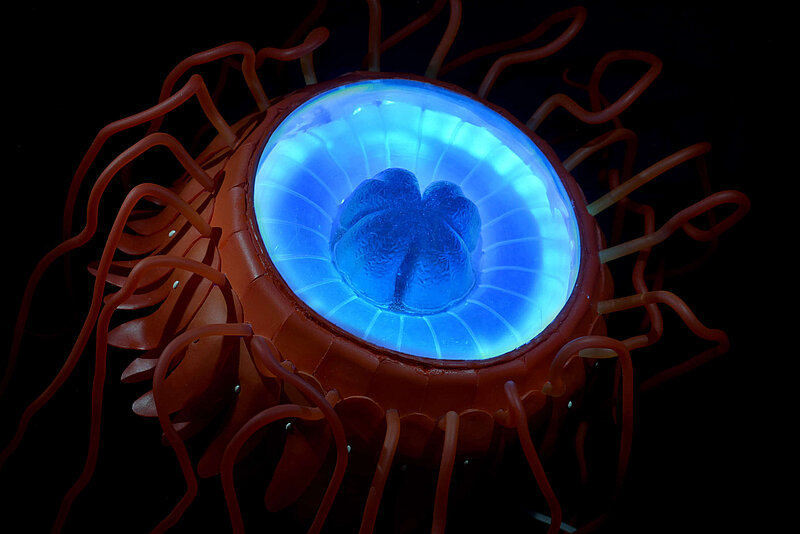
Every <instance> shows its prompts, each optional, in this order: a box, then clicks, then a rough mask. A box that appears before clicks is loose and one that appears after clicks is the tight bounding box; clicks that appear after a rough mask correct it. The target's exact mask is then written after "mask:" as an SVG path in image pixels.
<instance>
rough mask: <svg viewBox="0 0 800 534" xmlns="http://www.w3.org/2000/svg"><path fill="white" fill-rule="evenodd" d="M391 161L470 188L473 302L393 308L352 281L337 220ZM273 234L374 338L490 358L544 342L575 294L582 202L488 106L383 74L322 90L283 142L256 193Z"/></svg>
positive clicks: (290, 121) (280, 257) (281, 132)
mask: <svg viewBox="0 0 800 534" xmlns="http://www.w3.org/2000/svg"><path fill="white" fill-rule="evenodd" d="M387 167H402V168H404V169H407V170H409V171H411V172H413V173H414V174H415V175H416V176H417V179H418V180H419V185H420V189H423V190H424V189H425V188H426V187H427V186H428V185H429V184H430V183H432V182H434V181H438V180H447V181H450V182H453V183H455V184H459V185H460V187H461V188H462V190H463V192H464V195H465V196H466V197H467V198H469V199H470V200H472V201H473V202H474V203H475V204H476V206H477V207H478V210H479V212H480V218H481V221H482V222H483V224H482V228H481V241H480V242H479V245H478V247H477V249H476V252H475V256H474V258H473V265H475V266H476V271H477V280H478V282H477V283H476V284H475V287H474V288H473V290H472V292H471V293H470V294H469V295H468V298H466V299H464V300H463V301H461V302H459V303H457V304H455V305H454V306H453V307H451V308H450V309H448V310H444V311H441V312H439V313H435V314H430V315H411V314H404V313H401V312H398V311H394V310H391V309H381V308H378V307H376V306H375V305H374V304H372V303H370V302H368V301H367V300H365V299H363V298H362V297H360V296H359V295H358V294H357V293H356V292H355V291H354V290H353V289H352V288H351V287H350V286H349V285H348V284H347V283H346V282H345V281H343V280H342V278H341V276H340V275H339V273H338V271H337V269H336V267H335V266H334V264H333V263H332V260H331V252H330V236H331V231H332V228H331V226H332V221H334V220H336V215H337V213H338V210H339V206H340V205H341V204H342V203H343V202H344V200H345V199H346V198H347V197H348V196H349V195H350V194H351V193H352V191H353V190H354V189H355V187H357V186H358V184H360V183H361V182H363V181H364V180H366V179H369V178H372V177H373V176H374V175H376V174H377V173H379V172H381V171H383V170H384V169H386V168H387ZM254 203H255V212H256V217H257V221H258V226H259V231H260V233H261V237H262V239H263V241H264V245H265V247H266V250H267V252H268V253H269V255H270V258H271V259H272V261H273V262H274V263H275V266H276V268H277V269H278V272H279V273H280V275H281V276H282V277H283V279H284V280H285V281H286V283H287V285H288V286H289V288H290V289H291V290H292V291H294V292H295V294H296V295H298V298H300V299H301V300H302V301H304V302H305V303H306V304H307V305H308V306H310V307H311V308H312V309H313V310H314V311H316V312H317V313H318V314H319V315H320V316H322V317H324V318H326V319H327V320H329V321H331V322H332V323H334V324H336V325H337V326H339V327H341V328H343V329H344V330H346V331H348V332H350V333H351V334H353V335H355V336H358V337H361V338H363V339H365V340H366V341H368V342H370V343H373V344H375V345H379V346H382V347H386V348H390V349H393V350H398V351H400V352H403V353H406V354H411V355H414V356H420V357H424V358H433V359H458V360H477V359H487V358H493V357H496V356H500V355H502V354H505V353H507V352H509V351H511V350H514V349H515V348H517V347H519V346H521V345H523V344H525V343H527V342H529V341H530V340H532V339H533V338H534V337H536V336H537V335H538V334H539V333H540V332H541V331H542V330H543V329H544V328H545V327H547V325H548V324H550V322H552V320H553V319H554V318H555V317H556V315H558V313H559V312H560V311H561V309H562V308H563V306H564V304H565V303H566V301H567V299H568V298H569V296H570V294H571V292H572V290H573V288H574V286H575V279H576V276H577V271H578V266H579V263H580V246H579V245H580V244H579V237H578V230H577V224H576V222H575V215H574V212H573V210H572V206H571V203H570V200H569V197H568V195H567V193H566V191H565V189H564V187H563V185H562V184H561V182H560V180H559V178H558V175H557V174H556V172H555V171H554V170H553V168H552V166H551V165H550V163H549V162H548V161H547V159H546V158H545V156H544V155H543V154H542V152H541V151H540V150H539V149H538V147H536V145H535V144H534V143H533V142H532V141H531V139H530V138H529V137H528V136H527V135H526V134H525V133H523V132H522V131H520V130H519V129H518V128H517V127H516V126H514V125H513V124H511V123H510V122H509V121H508V120H506V119H505V118H503V117H502V116H501V115H499V114H497V113H496V112H494V111H493V110H491V109H489V108H487V107H486V106H484V105H483V104H481V103H479V102H477V101H475V100H472V99H470V98H468V97H466V96H464V95H460V94H457V93H454V92H451V91H448V90H446V89H443V88H440V87H436V86H433V85H429V84H426V83H422V82H417V81H410V80H397V79H387V80H378V81H375V80H371V81H364V82H358V83H352V84H348V85H343V86H341V87H338V88H336V89H333V90H331V91H327V92H325V93H322V94H320V95H318V96H316V97H314V98H312V99H310V100H308V101H307V102H306V103H304V104H303V105H302V106H300V107H298V108H297V109H295V110H294V111H293V112H292V113H290V114H289V115H288V116H287V117H286V119H285V120H284V121H283V122H282V123H281V125H280V126H279V127H278V128H276V130H275V132H274V133H273V134H272V136H271V138H270V139H269V141H268V143H267V145H266V147H265V149H264V151H263V153H262V155H261V159H260V162H259V165H258V169H257V174H256V178H255V191H254Z"/></svg>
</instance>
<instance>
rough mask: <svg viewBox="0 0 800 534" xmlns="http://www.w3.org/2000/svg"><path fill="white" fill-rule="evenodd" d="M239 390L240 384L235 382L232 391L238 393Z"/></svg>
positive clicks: (240, 388)
mask: <svg viewBox="0 0 800 534" xmlns="http://www.w3.org/2000/svg"><path fill="white" fill-rule="evenodd" d="M241 390H242V386H240V385H239V384H236V385H235V386H234V388H233V392H234V393H239V392H240V391H241Z"/></svg>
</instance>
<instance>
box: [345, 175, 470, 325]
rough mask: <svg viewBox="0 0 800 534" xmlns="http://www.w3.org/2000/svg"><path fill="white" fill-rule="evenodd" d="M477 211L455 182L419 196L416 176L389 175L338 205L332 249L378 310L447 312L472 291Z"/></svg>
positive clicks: (358, 289)
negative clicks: (381, 308) (379, 308)
mask: <svg viewBox="0 0 800 534" xmlns="http://www.w3.org/2000/svg"><path fill="white" fill-rule="evenodd" d="M480 228H481V220H480V215H479V214H478V209H477V208H476V207H475V204H473V203H472V202H471V201H470V200H469V199H467V198H466V197H464V195H463V193H462V192H461V188H459V187H458V186H457V185H456V184H454V183H452V182H444V181H442V182H434V183H432V184H430V185H429V186H428V187H427V188H426V189H425V192H424V193H423V194H422V195H420V191H419V184H418V183H417V178H416V176H414V174H413V173H412V172H409V171H407V170H405V169H398V168H391V169H386V170H384V171H382V172H380V173H378V174H377V175H375V177H374V178H372V179H368V180H365V181H363V182H361V184H360V185H359V186H358V187H356V189H355V190H354V191H353V193H352V194H351V195H350V196H349V197H348V198H347V199H346V200H345V201H344V202H343V203H342V205H341V207H340V210H339V214H338V218H337V221H336V223H335V224H334V226H333V234H332V236H331V251H332V253H333V260H334V263H335V264H336V267H337V268H338V269H339V272H340V273H341V274H342V276H343V277H344V279H345V280H346V281H347V283H348V284H350V286H351V287H352V288H353V289H354V290H355V291H356V292H358V293H360V294H361V295H362V296H364V297H366V298H368V299H369V300H371V301H372V302H374V303H375V304H377V305H378V306H381V307H383V308H387V309H395V310H399V311H403V312H405V313H410V314H419V315H423V314H431V313H437V312H440V311H443V310H446V309H447V308H449V307H450V306H452V305H453V304H455V303H456V302H459V301H460V300H461V299H463V298H464V297H465V296H466V295H467V294H468V293H469V292H470V290H471V289H472V288H473V286H474V285H475V281H476V274H475V272H476V270H475V269H474V267H473V265H472V263H473V259H472V252H473V251H474V250H475V247H476V246H477V244H478V240H479V238H480Z"/></svg>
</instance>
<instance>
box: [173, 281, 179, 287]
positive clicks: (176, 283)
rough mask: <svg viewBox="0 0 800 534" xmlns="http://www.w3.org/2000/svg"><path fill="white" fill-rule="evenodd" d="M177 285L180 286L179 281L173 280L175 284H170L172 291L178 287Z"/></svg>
mask: <svg viewBox="0 0 800 534" xmlns="http://www.w3.org/2000/svg"><path fill="white" fill-rule="evenodd" d="M179 284H180V281H179V280H175V282H173V283H172V289H175V288H176V287H178V285H179Z"/></svg>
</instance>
